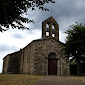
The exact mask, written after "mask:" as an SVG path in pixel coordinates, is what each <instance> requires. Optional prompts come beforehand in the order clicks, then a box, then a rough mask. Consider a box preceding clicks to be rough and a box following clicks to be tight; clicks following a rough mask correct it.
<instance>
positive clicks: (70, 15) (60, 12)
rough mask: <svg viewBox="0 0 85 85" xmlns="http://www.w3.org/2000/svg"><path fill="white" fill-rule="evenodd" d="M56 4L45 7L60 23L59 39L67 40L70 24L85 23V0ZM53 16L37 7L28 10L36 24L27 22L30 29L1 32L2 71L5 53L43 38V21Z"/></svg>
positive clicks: (0, 59)
mask: <svg viewBox="0 0 85 85" xmlns="http://www.w3.org/2000/svg"><path fill="white" fill-rule="evenodd" d="M55 1H56V3H55V4H51V3H49V4H46V5H44V7H47V8H49V9H52V11H53V12H52V16H53V18H54V19H55V20H56V21H57V22H58V24H59V30H60V31H59V40H60V41H61V42H65V38H66V34H65V33H64V32H65V30H67V29H68V28H69V26H70V25H72V24H75V22H78V23H84V24H85V0H55ZM50 16H51V12H50V11H49V12H45V11H41V10H38V9H36V10H35V11H31V10H30V9H29V10H28V15H27V16H26V17H28V18H29V19H33V20H34V22H35V24H32V23H30V24H26V26H28V27H29V28H30V30H17V29H13V30H12V29H10V30H8V31H6V32H3V33H0V72H2V65H3V60H2V59H3V58H4V56H5V55H7V54H10V53H12V52H15V51H18V50H20V48H24V47H25V46H26V45H27V44H29V43H30V42H31V41H32V40H34V39H38V38H41V31H42V22H43V21H44V20H46V19H47V18H49V17H50Z"/></svg>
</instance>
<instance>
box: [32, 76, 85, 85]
mask: <svg viewBox="0 0 85 85" xmlns="http://www.w3.org/2000/svg"><path fill="white" fill-rule="evenodd" d="M31 85H85V83H83V82H81V81H79V80H74V79H70V78H68V77H66V76H46V77H44V78H42V79H40V80H38V81H37V82H35V83H33V84H31Z"/></svg>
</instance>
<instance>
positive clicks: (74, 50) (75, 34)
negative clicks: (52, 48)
mask: <svg viewBox="0 0 85 85" xmlns="http://www.w3.org/2000/svg"><path fill="white" fill-rule="evenodd" d="M65 33H66V34H68V37H67V38H66V43H65V48H64V51H65V54H66V55H67V57H68V58H69V57H72V60H74V59H76V61H80V60H85V57H84V56H83V55H85V25H82V24H78V23H77V22H76V25H74V24H73V25H71V26H70V29H68V30H67V31H66V32H65Z"/></svg>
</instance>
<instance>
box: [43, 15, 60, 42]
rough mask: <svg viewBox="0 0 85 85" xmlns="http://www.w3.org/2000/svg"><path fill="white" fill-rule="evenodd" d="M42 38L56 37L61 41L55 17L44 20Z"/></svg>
mask: <svg viewBox="0 0 85 85" xmlns="http://www.w3.org/2000/svg"><path fill="white" fill-rule="evenodd" d="M42 38H44V39H47V38H55V39H56V40H58V41H59V25H58V23H57V22H56V21H55V20H54V18H53V17H50V18H48V19H47V20H45V21H43V22H42Z"/></svg>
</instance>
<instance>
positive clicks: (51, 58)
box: [48, 52, 57, 75]
mask: <svg viewBox="0 0 85 85" xmlns="http://www.w3.org/2000/svg"><path fill="white" fill-rule="evenodd" d="M48 75H57V58H56V54H55V53H53V52H52V53H50V54H49V55H48Z"/></svg>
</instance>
